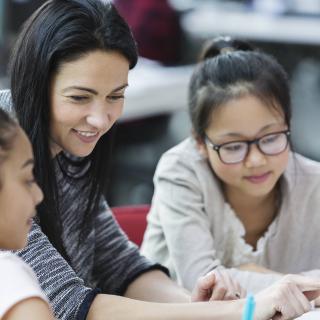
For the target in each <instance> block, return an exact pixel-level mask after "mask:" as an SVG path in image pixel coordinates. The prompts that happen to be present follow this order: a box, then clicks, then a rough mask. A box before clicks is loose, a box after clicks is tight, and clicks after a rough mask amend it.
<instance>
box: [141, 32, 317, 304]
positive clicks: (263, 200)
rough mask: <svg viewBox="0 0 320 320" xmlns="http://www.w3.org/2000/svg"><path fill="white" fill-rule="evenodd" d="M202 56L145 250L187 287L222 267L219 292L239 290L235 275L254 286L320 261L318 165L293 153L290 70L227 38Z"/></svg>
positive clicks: (159, 186)
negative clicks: (185, 134)
mask: <svg viewBox="0 0 320 320" xmlns="http://www.w3.org/2000/svg"><path fill="white" fill-rule="evenodd" d="M202 59H203V60H202V61H201V62H200V63H199V64H198V66H197V67H196V69H195V71H194V73H193V75H192V78H191V82H190V87H189V114H190V117H191V122H192V125H193V136H192V137H190V138H188V139H187V140H186V141H184V142H182V143H181V144H179V145H178V146H176V147H174V148H173V149H171V150H170V151H168V152H167V153H165V154H164V156H163V157H162V159H161V160H160V163H159V165H158V167H157V171H156V174H155V180H154V181H155V194H154V197H153V201H152V208H151V211H150V214H149V217H148V227H147V231H146V234H145V238H144V243H143V245H142V252H143V253H144V254H145V255H146V256H147V257H149V258H150V259H151V260H153V261H157V262H159V263H162V264H164V265H166V266H167V267H169V269H170V273H171V274H172V275H173V276H174V277H175V278H176V279H178V281H179V283H180V284H182V285H183V286H184V287H186V288H192V287H193V286H194V284H195V283H196V281H197V278H198V277H199V276H201V275H202V274H205V273H207V272H209V271H210V270H216V271H215V273H216V275H217V277H219V278H220V279H221V280H222V281H220V285H221V286H220V287H216V289H215V290H214V291H215V292H214V293H213V297H214V298H223V296H224V294H225V291H226V290H227V291H230V290H231V291H232V288H233V287H234V284H233V282H232V281H230V278H233V279H234V280H233V281H236V280H237V281H238V282H239V283H240V285H242V287H244V288H246V289H247V290H250V291H254V292H256V291H258V290H260V289H261V288H264V287H266V286H267V285H269V284H270V283H272V282H274V281H275V280H276V279H279V278H281V277H282V275H281V274H286V273H301V272H305V271H307V270H312V269H319V265H320V254H319V250H318V248H317V246H315V242H316V239H317V235H318V234H319V231H320V229H319V226H320V220H319V219H320V218H319V214H318V208H319V205H320V180H319V174H320V165H319V164H318V163H316V162H313V161H311V160H309V159H306V158H304V157H302V156H300V155H298V154H295V153H293V152H291V151H290V149H291V146H290V119H291V102H290V94H289V87H288V82H287V75H286V73H285V71H284V70H283V68H282V67H281V66H280V65H279V63H278V62H277V61H276V60H275V59H274V58H273V57H271V56H269V55H266V54H265V53H263V52H260V51H253V50H252V48H251V47H250V46H249V45H248V44H246V43H244V42H240V41H235V40H232V39H229V38H218V39H214V40H213V41H211V42H210V43H209V44H207V46H206V47H205V48H204V52H203V58H202ZM305 230H308V232H307V233H306V231H305ZM169 253H170V254H169ZM306 274H314V275H318V276H319V275H320V272H319V270H314V271H309V272H306ZM219 290H220V291H219Z"/></svg>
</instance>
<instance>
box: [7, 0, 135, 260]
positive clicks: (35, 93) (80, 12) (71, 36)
mask: <svg viewBox="0 0 320 320" xmlns="http://www.w3.org/2000/svg"><path fill="white" fill-rule="evenodd" d="M94 50H104V51H117V52H119V53H120V54H122V55H123V56H124V57H126V58H127V60H128V61H129V64H130V68H133V67H134V66H135V64H136V62H137V50H136V44H135V41H134V39H133V37H132V34H131V31H130V29H129V27H128V25H127V24H126V22H125V21H124V20H123V18H122V17H121V16H120V15H119V14H118V12H117V11H116V9H115V8H114V6H113V5H112V4H111V3H110V2H107V1H103V0H50V1H48V2H46V3H45V4H44V5H43V6H41V7H40V8H39V9H38V10H37V11H36V12H35V13H34V14H33V15H32V16H31V17H30V18H29V19H28V20H27V21H26V23H25V24H24V27H23V29H22V32H21V33H20V35H19V37H18V39H17V42H16V45H15V47H14V49H13V53H12V56H11V61H10V69H9V70H10V76H11V90H12V101H13V107H14V110H15V112H16V114H17V118H18V120H19V122H20V124H21V126H22V128H23V129H24V130H25V131H26V133H27V135H28V136H29V138H30V140H31V143H32V145H33V149H34V154H35V176H36V178H37V180H38V183H39V185H40V187H41V188H42V190H43V192H44V195H45V197H44V201H43V203H42V204H41V205H40V206H39V209H38V217H39V221H40V226H41V228H42V230H43V232H44V233H45V234H46V235H47V236H48V238H49V240H50V241H51V243H52V244H53V245H54V246H55V247H56V248H57V249H58V251H59V252H60V253H61V254H62V255H63V256H64V257H65V258H66V259H68V255H67V253H66V251H65V248H64V245H63V241H62V239H61V233H62V219H61V212H60V211H59V196H58V186H57V180H56V175H55V171H54V163H53V161H52V156H51V153H50V144H49V136H50V102H49V91H50V82H51V79H52V77H53V75H54V74H55V72H57V70H58V68H59V67H60V66H61V64H63V63H65V62H68V61H73V60H76V59H78V58H80V57H81V56H82V55H85V54H87V53H89V52H91V51H94ZM111 135H112V133H111V131H109V132H108V133H107V134H105V135H104V136H103V137H102V138H101V139H100V140H99V142H98V143H97V145H96V147H95V149H94V151H93V152H92V153H91V154H90V155H89V156H88V157H86V158H84V159H83V160H82V161H83V162H89V163H90V166H89V171H88V172H87V175H88V186H89V190H90V191H89V198H88V201H87V203H88V205H87V207H86V209H85V219H84V220H83V228H82V232H81V235H82V236H85V234H86V233H87V231H88V230H87V228H86V227H87V226H88V225H90V224H89V223H88V221H89V220H90V219H91V218H92V215H93V214H94V212H95V211H96V209H97V206H98V203H99V199H100V197H101V195H102V194H103V191H104V189H105V183H106V174H107V172H106V170H107V168H108V163H109V158H110V148H111ZM69 161H71V160H69ZM79 241H80V239H79ZM68 260H69V259H68Z"/></svg>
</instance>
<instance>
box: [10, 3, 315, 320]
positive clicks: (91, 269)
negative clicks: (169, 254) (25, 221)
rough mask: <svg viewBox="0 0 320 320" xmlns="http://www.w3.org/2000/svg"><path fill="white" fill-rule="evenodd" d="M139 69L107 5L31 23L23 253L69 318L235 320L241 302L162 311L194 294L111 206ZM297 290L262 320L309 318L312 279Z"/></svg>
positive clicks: (23, 52)
mask: <svg viewBox="0 0 320 320" xmlns="http://www.w3.org/2000/svg"><path fill="white" fill-rule="evenodd" d="M136 60H137V54H136V48H135V43H134V40H133V38H132V36H131V33H130V30H129V28H128V26H127V25H126V23H125V22H124V21H123V19H122V18H121V17H120V16H119V15H118V13H117V12H116V10H115V9H114V7H113V6H112V5H111V4H110V3H107V2H104V1H96V0H95V1H94V0H86V1H85V0H67V1H66V0H64V1H61V0H53V1H48V2H47V3H46V4H44V5H43V6H42V7H41V8H40V9H39V10H38V11H37V12H35V14H34V15H33V16H32V17H31V18H30V19H29V20H28V21H27V23H26V24H25V26H24V29H23V30H22V32H21V34H20V36H19V38H18V41H17V44H16V46H15V49H14V52H13V56H12V59H11V89H12V103H13V109H14V111H15V113H16V115H17V117H18V119H19V120H20V122H21V126H22V127H23V128H24V129H25V130H26V132H27V134H28V136H29V138H30V140H31V143H32V144H33V145H34V148H35V175H36V177H37V179H38V180H39V184H40V186H41V187H42V189H43V191H44V202H43V204H42V205H41V206H40V207H39V210H38V224H37V223H35V224H34V225H33V228H32V230H31V234H30V237H29V243H28V246H27V248H26V249H25V250H23V251H21V252H20V254H19V255H20V256H21V257H22V258H23V259H24V260H25V261H26V262H28V263H29V265H30V266H32V267H33V269H34V270H35V272H36V274H37V277H38V279H39V281H40V284H41V286H42V288H43V289H44V291H45V292H46V294H47V295H48V297H49V299H50V302H51V303H52V307H53V310H54V312H55V315H56V316H57V318H59V319H90V320H91V319H128V318H130V319H167V320H168V319H180V318H184V319H188V317H189V318H190V319H191V318H196V319H209V318H210V319H212V318H213V316H214V314H216V317H221V316H223V317H225V316H227V318H228V317H234V316H236V315H239V314H240V313H241V310H242V308H241V307H242V304H243V301H242V300H241V301H240V300H239V301H237V302H234V303H233V302H228V303H227V304H222V305H221V307H220V308H217V306H216V305H215V304H207V303H195V304H176V305H174V304H165V303H163V304H159V303H154V302H176V303H181V302H188V301H190V295H189V294H188V293H187V292H186V291H184V290H182V289H181V288H179V287H177V286H176V285H175V284H174V283H173V282H172V281H171V280H170V279H169V278H168V277H167V275H166V274H165V273H166V270H165V269H164V268H163V267H161V266H160V265H157V264H152V263H151V262H149V261H148V260H147V259H145V258H144V257H142V256H141V255H140V254H139V251H138V248H137V247H136V246H135V245H133V244H132V243H130V242H129V241H128V239H127V238H126V236H125V235H124V234H123V232H122V231H121V230H120V229H119V226H118V225H117V224H116V222H115V221H114V219H113V217H112V214H111V212H110V209H109V208H108V206H107V204H106V202H105V200H104V199H103V196H102V191H103V190H104V183H105V178H106V177H105V176H106V175H105V173H106V167H107V155H108V149H109V147H110V135H111V131H110V128H111V127H112V125H113V124H114V122H115V121H116V120H117V119H118V118H119V116H120V115H121V112H122V108H123V100H124V92H125V88H126V87H127V76H128V71H129V69H130V68H132V67H133V66H134V65H135V63H136ZM295 281H296V282H295ZM293 282H295V288H296V294H295V299H294V301H292V302H291V301H289V302H288V300H287V299H286V298H285V291H286V290H288V288H289V287H288V286H286V285H284V284H279V286H278V287H277V288H276V289H271V291H268V292H266V293H265V295H262V296H260V297H257V299H258V301H261V304H260V306H259V308H258V315H257V317H259V318H261V319H268V318H270V315H272V314H274V313H275V312H276V310H278V309H279V307H280V305H279V304H278V300H279V299H278V294H280V295H282V296H281V299H280V301H281V304H282V305H283V304H284V303H289V304H290V306H291V307H290V308H289V309H290V311H288V312H287V311H285V314H284V316H285V317H287V316H289V315H290V314H292V312H293V310H294V303H295V302H296V301H301V303H302V304H299V305H300V308H299V312H300V313H301V312H304V311H306V310H308V308H309V303H308V302H307V300H306V298H305V297H304V296H303V295H302V294H301V291H303V290H304V289H306V288H307V287H309V286H310V284H311V283H310V280H306V282H305V279H303V282H301V280H300V279H296V280H294V279H293ZM214 283H215V277H214V276H213V275H208V276H207V277H205V278H204V279H203V280H202V282H200V283H199V285H198V286H197V288H196V290H195V292H194V296H193V300H197V301H198V300H207V299H209V298H210V294H209V295H208V293H207V291H208V289H210V288H211V287H212V286H213V285H214ZM300 285H302V287H300ZM312 285H314V284H313V282H312ZM309 288H310V287H309ZM312 289H318V284H316V285H315V287H314V288H312ZM147 301H149V302H147ZM269 301H270V303H269ZM264 302H267V303H264ZM229 303H231V304H229ZM219 306H220V304H219ZM294 314H297V313H296V311H294Z"/></svg>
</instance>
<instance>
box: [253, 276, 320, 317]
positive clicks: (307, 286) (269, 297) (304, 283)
mask: <svg viewBox="0 0 320 320" xmlns="http://www.w3.org/2000/svg"><path fill="white" fill-rule="evenodd" d="M319 295H320V281H319V280H316V279H312V278H308V277H304V276H301V275H287V276H284V277H283V278H282V279H281V280H280V281H278V282H276V283H275V284H274V285H272V286H270V287H269V288H267V289H265V290H263V291H261V292H260V293H259V294H257V295H256V312H255V317H254V318H255V319H256V320H266V319H271V318H272V319H273V320H287V319H294V318H296V317H299V316H300V315H302V314H303V313H305V312H308V311H310V309H311V304H310V302H309V301H311V300H314V299H315V298H316V297H318V296H319Z"/></svg>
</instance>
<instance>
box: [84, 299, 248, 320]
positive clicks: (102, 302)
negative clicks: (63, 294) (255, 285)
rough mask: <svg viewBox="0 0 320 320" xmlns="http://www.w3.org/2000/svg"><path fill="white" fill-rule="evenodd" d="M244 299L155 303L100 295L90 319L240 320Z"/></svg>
mask: <svg viewBox="0 0 320 320" xmlns="http://www.w3.org/2000/svg"><path fill="white" fill-rule="evenodd" d="M243 303H244V302H243V300H235V301H214V302H196V303H155V302H145V301H139V300H133V299H129V298H125V297H120V296H112V295H104V294H100V295H97V296H96V298H95V300H94V301H93V304H92V305H91V308H90V311H89V314H88V317H87V320H107V319H113V320H127V319H130V320H215V319H217V320H221V319H225V320H236V319H237V320H238V319H240V318H241V312H242V308H243Z"/></svg>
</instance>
